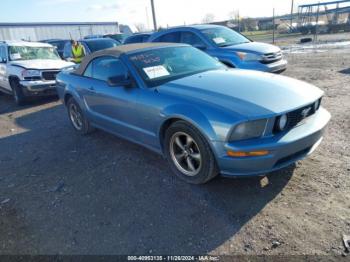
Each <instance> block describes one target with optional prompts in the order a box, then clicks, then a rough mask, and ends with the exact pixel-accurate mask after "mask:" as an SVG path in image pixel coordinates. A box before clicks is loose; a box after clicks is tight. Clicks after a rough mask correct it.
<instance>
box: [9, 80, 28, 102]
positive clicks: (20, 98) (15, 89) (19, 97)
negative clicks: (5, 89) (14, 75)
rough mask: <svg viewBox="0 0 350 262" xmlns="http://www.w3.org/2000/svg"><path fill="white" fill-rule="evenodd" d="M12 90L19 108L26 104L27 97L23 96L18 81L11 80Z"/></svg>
mask: <svg viewBox="0 0 350 262" xmlns="http://www.w3.org/2000/svg"><path fill="white" fill-rule="evenodd" d="M10 85H11V88H12V94H13V98H14V100H15V103H16V104H17V105H18V106H22V105H24V104H25V102H26V97H25V96H24V94H23V90H22V87H21V85H20V83H19V81H18V80H11V82H10Z"/></svg>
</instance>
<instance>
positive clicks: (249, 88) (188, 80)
mask: <svg viewBox="0 0 350 262" xmlns="http://www.w3.org/2000/svg"><path fill="white" fill-rule="evenodd" d="M158 91H159V92H160V93H166V94H170V95H176V96H179V97H183V98H185V99H188V100H190V101H193V102H195V101H196V100H201V101H202V102H203V101H204V102H205V103H206V104H209V105H212V106H216V107H221V108H224V109H225V110H229V111H233V112H234V113H236V114H237V113H238V114H240V115H242V116H245V117H247V118H251V119H253V118H258V117H262V116H266V117H271V116H273V115H276V114H280V113H283V112H288V111H292V110H294V109H297V108H299V107H302V106H305V105H308V104H310V103H313V102H315V101H316V100H317V99H319V98H320V97H321V96H322V95H323V91H321V90H320V89H319V88H317V87H315V86H313V85H310V84H307V83H305V82H302V81H299V80H296V79H293V78H289V77H285V76H280V75H275V74H270V73H263V72H257V71H251V70H241V69H227V70H213V71H207V72H204V73H200V74H196V75H192V76H188V77H185V78H182V79H178V80H175V81H172V82H168V83H166V84H164V85H161V86H160V87H159V88H158Z"/></svg>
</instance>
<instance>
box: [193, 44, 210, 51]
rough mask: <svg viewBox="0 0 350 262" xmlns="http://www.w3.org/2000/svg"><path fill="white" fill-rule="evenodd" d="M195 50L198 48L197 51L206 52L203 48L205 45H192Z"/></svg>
mask: <svg viewBox="0 0 350 262" xmlns="http://www.w3.org/2000/svg"><path fill="white" fill-rule="evenodd" d="M193 46H194V47H195V48H198V49H199V50H202V51H204V50H206V49H207V47H206V46H205V45H200V44H199V45H193Z"/></svg>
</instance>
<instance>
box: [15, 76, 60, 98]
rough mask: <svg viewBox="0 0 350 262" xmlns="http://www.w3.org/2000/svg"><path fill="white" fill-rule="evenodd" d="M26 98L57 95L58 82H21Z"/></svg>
mask: <svg viewBox="0 0 350 262" xmlns="http://www.w3.org/2000/svg"><path fill="white" fill-rule="evenodd" d="M20 84H21V86H22V90H23V94H24V95H25V96H51V95H56V94H57V92H56V81H55V80H52V81H42V80H38V81H25V80H22V81H20Z"/></svg>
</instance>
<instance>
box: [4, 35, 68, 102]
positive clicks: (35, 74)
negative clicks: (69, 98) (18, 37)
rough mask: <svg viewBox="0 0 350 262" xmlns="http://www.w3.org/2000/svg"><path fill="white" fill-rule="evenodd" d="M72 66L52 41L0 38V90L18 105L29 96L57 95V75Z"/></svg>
mask: <svg viewBox="0 0 350 262" xmlns="http://www.w3.org/2000/svg"><path fill="white" fill-rule="evenodd" d="M73 65H74V64H73V63H71V62H66V61H63V60H62V59H61V58H60V57H59V55H58V53H57V51H56V49H55V48H54V47H53V46H52V45H50V44H45V43H35V42H25V41H0V92H4V93H8V94H11V95H13V97H14V99H15V102H16V103H17V104H18V105H22V104H23V103H25V101H26V99H27V97H33V96H48V95H54V94H56V89H55V85H56V75H57V74H58V73H59V72H60V71H61V70H62V69H63V68H66V67H70V66H73Z"/></svg>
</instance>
